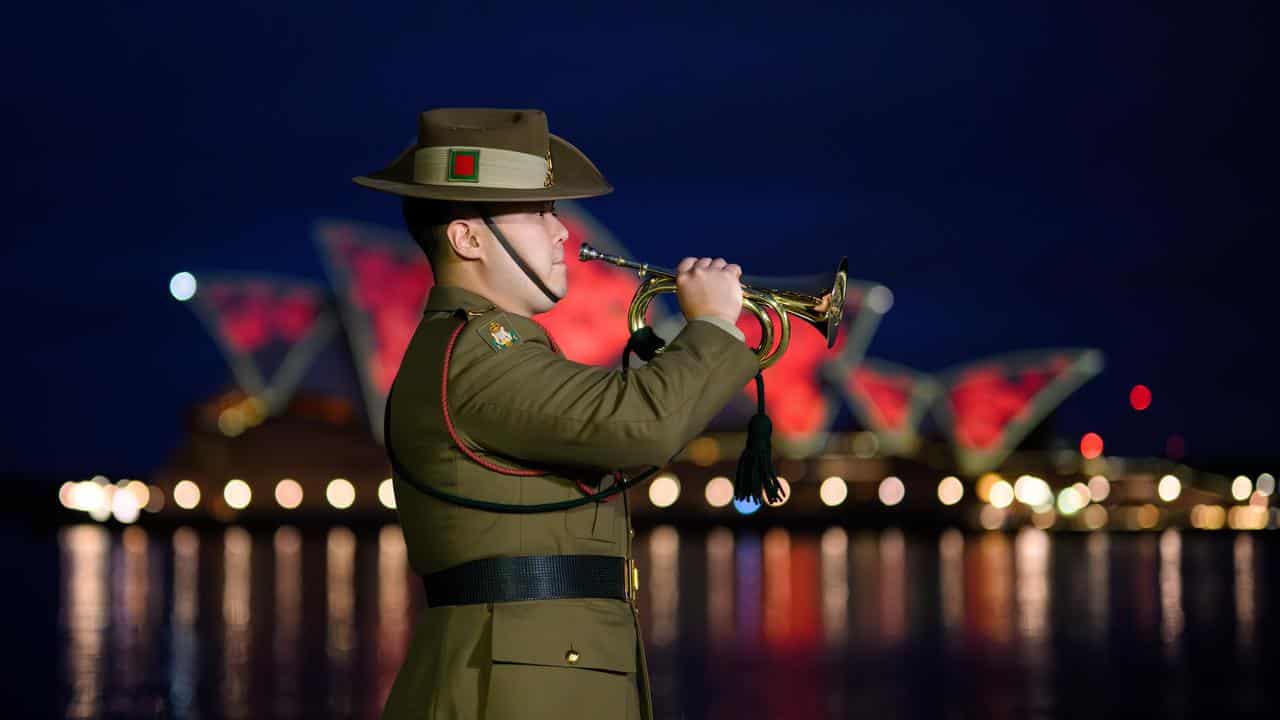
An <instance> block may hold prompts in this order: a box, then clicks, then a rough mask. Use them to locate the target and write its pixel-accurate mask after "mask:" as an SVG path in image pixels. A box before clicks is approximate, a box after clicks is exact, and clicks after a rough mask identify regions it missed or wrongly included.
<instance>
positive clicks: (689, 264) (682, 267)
mask: <svg viewBox="0 0 1280 720" xmlns="http://www.w3.org/2000/svg"><path fill="white" fill-rule="evenodd" d="M697 261H698V258H691V257H687V258H685V259H683V260H681V261H680V264H679V265H677V266H676V272H677V273H687V272H689V270H691V269H692V268H693V264H694V263H695V262H697Z"/></svg>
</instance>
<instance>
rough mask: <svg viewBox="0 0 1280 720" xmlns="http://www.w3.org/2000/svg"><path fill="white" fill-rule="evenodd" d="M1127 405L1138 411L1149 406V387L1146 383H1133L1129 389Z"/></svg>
mask: <svg viewBox="0 0 1280 720" xmlns="http://www.w3.org/2000/svg"><path fill="white" fill-rule="evenodd" d="M1129 406H1130V407H1132V408H1133V409H1134V410H1137V411H1138V412H1142V411H1143V410H1146V409H1147V408H1149V407H1151V388H1148V387H1147V386H1146V385H1134V386H1133V389H1132V390H1130V391H1129Z"/></svg>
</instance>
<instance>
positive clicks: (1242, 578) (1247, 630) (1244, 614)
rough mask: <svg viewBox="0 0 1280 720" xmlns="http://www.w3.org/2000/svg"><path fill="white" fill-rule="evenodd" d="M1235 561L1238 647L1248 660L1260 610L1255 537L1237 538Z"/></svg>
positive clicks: (1248, 535)
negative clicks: (1255, 575)
mask: <svg viewBox="0 0 1280 720" xmlns="http://www.w3.org/2000/svg"><path fill="white" fill-rule="evenodd" d="M1232 555H1233V559H1234V561H1235V595H1236V645H1237V647H1239V649H1240V654H1241V655H1242V656H1244V658H1245V659H1246V660H1247V659H1249V658H1251V657H1252V656H1253V651H1254V646H1253V638H1254V632H1256V624H1257V620H1258V610H1257V607H1256V605H1255V600H1254V598H1255V596H1256V594H1257V590H1256V589H1255V584H1256V580H1255V577H1254V559H1253V536H1252V535H1250V534H1248V533H1242V534H1240V535H1238V536H1236V541H1235V544H1234V546H1233V548H1232Z"/></svg>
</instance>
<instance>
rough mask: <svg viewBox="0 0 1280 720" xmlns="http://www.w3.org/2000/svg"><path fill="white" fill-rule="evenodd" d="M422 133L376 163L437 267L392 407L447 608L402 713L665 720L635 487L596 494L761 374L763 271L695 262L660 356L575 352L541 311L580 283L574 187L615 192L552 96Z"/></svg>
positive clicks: (432, 587) (403, 495)
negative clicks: (632, 499) (574, 255)
mask: <svg viewBox="0 0 1280 720" xmlns="http://www.w3.org/2000/svg"><path fill="white" fill-rule="evenodd" d="M418 133H419V134H418V141H417V143H416V144H415V145H413V146H412V147H410V148H409V149H408V150H406V151H405V152H404V153H402V154H401V155H400V157H399V158H397V159H396V160H395V161H393V162H392V164H391V165H389V166H388V167H387V168H385V169H383V170H381V171H379V172H376V173H372V174H370V175H369V176H361V177H357V178H355V182H357V183H358V184H360V185H363V186H365V187H370V188H373V189H375V190H381V191H384V192H390V193H394V194H396V195H400V196H402V197H403V200H402V202H403V209H404V216H405V221H406V223H407V225H408V228H409V231H410V233H411V234H412V235H413V237H414V239H415V240H416V241H417V242H418V244H419V245H420V246H421V247H422V249H423V250H424V252H425V253H426V254H427V257H428V259H429V261H430V263H431V267H432V271H433V273H434V276H435V285H434V287H432V289H431V291H430V294H429V296H428V299H427V304H426V309H425V311H424V314H423V318H422V321H421V323H420V324H419V325H418V327H417V329H416V331H415V333H414V335H413V337H412V339H411V341H410V343H409V346H408V349H407V350H406V352H405V355H404V359H403V361H402V362H401V366H400V370H399V373H398V374H397V375H396V379H395V383H394V385H393V390H392V392H391V394H390V396H389V397H388V401H387V417H386V419H385V420H386V425H385V427H386V430H387V431H386V434H385V438H386V444H387V449H388V454H389V456H390V457H391V459H392V465H393V468H394V483H395V493H396V500H397V505H398V513H399V517H400V522H401V525H402V527H403V529H404V535H405V542H406V543H407V546H408V553H409V562H410V564H411V565H412V567H413V570H414V571H415V572H416V573H418V574H419V575H421V576H422V578H423V582H424V585H425V588H426V602H427V608H426V609H425V610H424V611H423V614H422V615H421V617H420V618H419V620H418V624H417V628H416V630H415V633H414V636H413V639H412V641H411V643H410V646H409V650H408V654H407V657H406V658H405V662H404V665H403V666H402V667H401V669H400V672H399V674H398V675H397V677H396V680H395V684H394V685H393V687H392V690H391V694H390V697H389V698H388V700H387V703H386V706H385V708H384V710H383V717H384V718H423V719H426V718H442V719H443V718H490V719H491V720H505V719H507V718H522V719H527V718H548V720H569V719H571V718H603V717H607V718H652V715H653V711H652V707H651V697H650V692H649V683H648V672H647V667H646V664H645V658H644V648H643V645H642V642H641V640H640V637H641V636H640V630H639V620H638V616H637V612H636V607H635V597H634V594H635V587H636V585H635V583H634V579H633V577H634V574H635V569H634V564H633V563H632V562H631V560H630V558H631V540H632V537H633V536H634V533H633V532H632V530H631V519H630V513H629V512H628V511H627V498H626V494H625V492H623V493H621V495H622V498H621V502H618V501H617V500H618V498H617V497H613V498H597V497H593V496H594V495H595V494H597V493H604V492H607V489H608V488H609V487H611V486H613V485H614V484H616V483H617V482H619V480H620V479H621V478H622V477H625V475H623V474H622V471H626V470H635V469H636V468H639V467H643V466H661V465H664V464H666V463H667V462H668V461H669V460H670V459H671V457H672V456H674V455H675V454H676V453H677V452H679V451H680V450H681V448H683V447H684V445H685V444H686V443H687V442H688V441H689V440H691V439H692V438H694V437H695V436H696V435H697V434H698V433H700V432H701V431H702V430H703V429H704V428H705V427H706V425H707V423H708V422H709V421H710V420H711V418H712V417H713V416H715V414H716V413H717V412H719V411H720V410H721V409H722V408H723V407H724V406H725V405H726V404H727V403H728V402H729V401H730V400H731V399H732V398H733V397H734V396H735V395H736V394H737V393H738V392H739V391H740V390H741V389H742V388H743V386H744V385H745V384H746V383H747V382H748V381H749V380H750V379H751V378H752V377H753V376H754V375H755V374H756V372H757V371H758V369H759V368H758V361H757V358H756V355H755V354H754V353H753V352H752V351H751V349H749V348H748V347H747V345H746V344H745V342H744V338H743V334H742V332H741V331H740V330H738V328H737V327H735V325H734V323H735V320H736V319H737V317H738V315H739V313H740V312H741V308H742V287H741V283H740V281H739V278H740V277H741V274H742V271H741V269H740V268H739V267H738V266H737V265H731V264H728V263H726V262H725V261H724V259H722V258H716V259H714V260H712V259H710V258H700V259H695V258H691V257H689V258H685V259H684V260H683V261H681V263H680V264H679V267H678V273H679V277H678V280H677V286H678V292H677V297H678V300H679V303H680V308H681V311H682V312H683V313H684V315H685V317H686V318H688V319H689V322H688V323H687V324H686V326H685V327H684V329H683V330H682V331H681V332H680V334H679V335H678V336H677V337H676V338H674V339H673V340H672V341H671V342H670V343H669V344H668V345H667V346H666V349H665V350H664V351H663V352H662V353H661V354H660V355H658V356H657V357H655V358H654V359H653V360H652V361H650V362H649V363H648V364H647V365H645V366H644V367H641V368H637V369H632V370H628V371H625V372H624V371H619V370H609V369H604V368H599V367H592V366H587V365H582V364H579V363H576V362H573V361H572V360H569V359H567V358H565V357H564V356H563V355H561V354H560V353H559V351H558V350H557V347H556V344H555V341H554V340H553V339H552V338H551V337H550V336H549V335H548V334H547V332H546V330H545V329H544V328H543V327H542V326H541V325H539V324H538V323H537V322H535V321H534V320H533V319H532V318H533V316H535V315H537V314H538V313H542V312H546V311H548V310H550V309H551V308H552V307H553V306H554V305H555V303H556V302H557V301H558V300H560V299H561V298H563V297H564V295H565V293H566V292H568V290H569V288H568V277H567V272H566V268H565V266H564V262H565V260H566V258H565V257H564V242H565V240H566V239H567V237H568V231H567V230H566V229H565V226H564V225H563V224H561V222H560V221H559V219H558V218H557V217H556V215H555V211H554V204H555V203H554V201H555V200H557V199H568V198H586V197H593V196H597V195H603V194H605V193H608V192H610V191H611V190H612V189H613V188H612V187H611V186H610V185H609V183H608V182H607V181H606V180H605V179H604V177H603V176H602V175H601V174H600V172H599V171H598V170H597V169H596V167H595V165H593V164H592V163H591V161H590V160H588V159H587V157H586V156H585V155H584V154H583V153H582V152H581V151H579V150H578V149H577V148H576V147H574V146H573V145H571V144H569V143H568V142H566V141H565V140H563V139H561V138H560V137H557V136H555V135H552V134H550V133H549V132H548V129H547V119H546V115H545V114H543V113H542V112H541V111H538V110H500V109H485V108H453V109H438V110H431V111H428V112H425V113H422V115H421V116H420V119H419V130H418ZM615 471H616V472H615ZM615 491H616V490H615ZM575 501H576V502H578V503H579V504H578V505H576V506H572V507H570V505H573V503H574V502H575ZM546 505H551V507H552V508H556V509H553V510H550V511H545V510H546V508H545V507H543V508H538V507H537V506H546ZM539 509H541V510H543V511H537V512H534V511H533V510H539Z"/></svg>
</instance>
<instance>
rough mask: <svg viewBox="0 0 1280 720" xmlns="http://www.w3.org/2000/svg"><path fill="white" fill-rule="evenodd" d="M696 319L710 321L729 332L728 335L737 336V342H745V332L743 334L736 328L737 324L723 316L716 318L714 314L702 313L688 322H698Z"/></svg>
mask: <svg viewBox="0 0 1280 720" xmlns="http://www.w3.org/2000/svg"><path fill="white" fill-rule="evenodd" d="M698 321H702V322H709V323H711V324H712V325H715V326H716V327H718V328H720V329H721V330H723V331H725V332H727V333H729V334H730V335H732V336H734V337H736V338H738V341H739V342H746V341H747V336H746V335H745V334H743V332H742V331H741V330H739V329H738V326H737V325H734V324H733V323H731V322H729V321H727V320H725V319H724V318H718V317H715V316H714V315H702V316H699V317H696V318H692V319H691V320H689V322H698Z"/></svg>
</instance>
